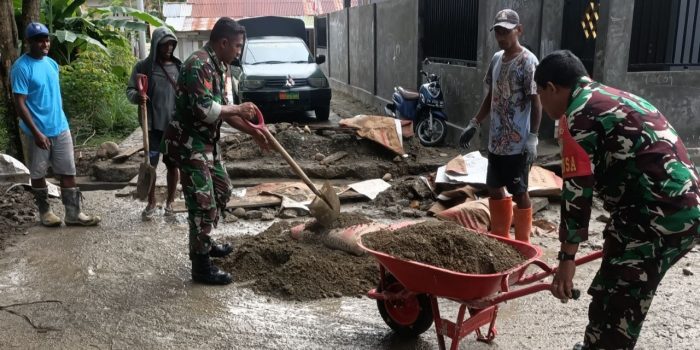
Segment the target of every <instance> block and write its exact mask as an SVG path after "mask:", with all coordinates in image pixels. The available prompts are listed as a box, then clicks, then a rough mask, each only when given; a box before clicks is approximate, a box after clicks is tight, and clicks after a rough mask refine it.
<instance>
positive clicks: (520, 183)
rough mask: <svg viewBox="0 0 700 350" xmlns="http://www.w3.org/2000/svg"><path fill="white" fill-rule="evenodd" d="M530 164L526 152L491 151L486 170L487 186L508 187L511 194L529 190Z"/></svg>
mask: <svg viewBox="0 0 700 350" xmlns="http://www.w3.org/2000/svg"><path fill="white" fill-rule="evenodd" d="M529 174H530V164H528V162H527V155H526V154H513V155H506V156H502V155H498V154H493V153H489V166H488V170H487V171H486V186H488V187H492V188H501V187H504V186H505V187H506V188H507V189H508V192H509V193H510V194H513V195H515V194H521V193H525V192H527V184H528V176H529Z"/></svg>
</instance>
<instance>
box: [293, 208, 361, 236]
mask: <svg viewBox="0 0 700 350" xmlns="http://www.w3.org/2000/svg"><path fill="white" fill-rule="evenodd" d="M370 222H372V220H370V219H368V218H367V217H365V216H364V215H361V214H352V213H340V215H339V216H338V219H337V220H335V221H333V224H332V225H331V226H330V227H323V226H321V224H319V223H318V222H316V220H315V219H314V220H310V221H309V222H307V223H306V225H304V231H306V232H309V233H311V234H315V235H319V234H324V233H328V231H330V230H332V229H336V228H342V227H350V226H354V225H360V224H367V223H370Z"/></svg>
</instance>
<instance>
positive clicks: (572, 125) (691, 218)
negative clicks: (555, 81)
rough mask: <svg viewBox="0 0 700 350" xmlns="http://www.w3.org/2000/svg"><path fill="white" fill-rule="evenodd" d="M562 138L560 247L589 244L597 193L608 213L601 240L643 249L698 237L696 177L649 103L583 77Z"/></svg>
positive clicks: (668, 127) (663, 119)
mask: <svg viewBox="0 0 700 350" xmlns="http://www.w3.org/2000/svg"><path fill="white" fill-rule="evenodd" d="M560 133H561V137H560V140H561V143H562V174H563V178H564V186H563V191H562V204H561V224H560V228H559V240H560V241H562V242H564V241H566V242H570V243H578V242H581V241H584V240H586V239H587V238H588V221H589V220H590V215H591V205H592V200H593V191H594V189H595V191H596V192H597V194H598V195H600V197H601V198H602V200H603V204H604V208H605V209H606V210H608V211H609V212H610V219H611V221H610V223H609V224H608V226H607V227H606V228H605V232H604V234H605V236H606V237H607V234H608V233H611V232H616V231H623V232H624V235H625V236H627V237H630V238H632V239H635V240H639V241H648V240H652V239H654V238H657V237H659V236H663V235H682V234H689V233H691V232H695V231H697V230H698V227H700V224H699V222H700V191H699V189H698V173H697V170H696V169H695V166H694V165H693V163H692V162H691V161H690V159H689V157H688V152H687V150H686V148H685V146H684V145H683V142H682V141H681V139H680V138H679V137H678V134H677V133H676V131H675V130H674V129H673V127H672V126H671V125H670V124H669V123H668V121H667V120H666V117H664V116H663V114H661V113H660V112H659V111H658V110H657V109H656V108H655V107H654V106H652V105H651V104H650V103H649V102H647V101H645V100H644V99H642V98H640V97H638V96H635V95H632V94H630V93H627V92H624V91H620V90H617V89H614V88H611V87H608V86H605V85H603V84H600V83H598V82H594V81H592V80H591V79H590V78H588V77H582V78H581V79H580V80H579V82H578V84H577V86H576V87H575V88H574V90H573V91H572V95H571V98H570V103H569V107H568V109H567V111H566V114H565V116H563V117H562V119H561V120H560Z"/></svg>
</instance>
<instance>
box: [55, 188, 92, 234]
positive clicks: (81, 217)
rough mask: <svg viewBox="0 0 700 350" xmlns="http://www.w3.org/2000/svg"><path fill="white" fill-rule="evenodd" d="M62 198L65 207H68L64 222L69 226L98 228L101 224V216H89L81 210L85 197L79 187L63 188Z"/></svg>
mask: <svg viewBox="0 0 700 350" xmlns="http://www.w3.org/2000/svg"><path fill="white" fill-rule="evenodd" d="M61 198H62V199H63V205H64V206H65V207H66V217H65V220H64V221H65V222H66V225H67V226H96V225H97V224H99V223H100V217H99V216H96V215H87V214H85V213H83V212H82V211H81V210H80V203H81V201H82V199H83V196H82V194H81V193H80V189H78V188H77V187H73V188H62V189H61Z"/></svg>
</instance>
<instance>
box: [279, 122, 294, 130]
mask: <svg viewBox="0 0 700 350" xmlns="http://www.w3.org/2000/svg"><path fill="white" fill-rule="evenodd" d="M276 126H277V131H280V132H281V131H284V130H287V129H289V127H290V126H292V124H289V123H286V122H285V123H278V124H276Z"/></svg>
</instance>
